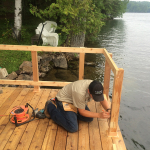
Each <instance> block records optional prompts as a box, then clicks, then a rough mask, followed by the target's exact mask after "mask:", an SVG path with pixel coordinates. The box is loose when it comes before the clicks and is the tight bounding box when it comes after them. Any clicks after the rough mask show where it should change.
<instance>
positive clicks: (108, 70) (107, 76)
mask: <svg viewBox="0 0 150 150" xmlns="http://www.w3.org/2000/svg"><path fill="white" fill-rule="evenodd" d="M109 55H110V57H111V58H112V54H109ZM110 73H111V68H110V66H109V63H108V61H107V59H105V74H104V94H106V97H107V99H108V97H109V84H110Z"/></svg>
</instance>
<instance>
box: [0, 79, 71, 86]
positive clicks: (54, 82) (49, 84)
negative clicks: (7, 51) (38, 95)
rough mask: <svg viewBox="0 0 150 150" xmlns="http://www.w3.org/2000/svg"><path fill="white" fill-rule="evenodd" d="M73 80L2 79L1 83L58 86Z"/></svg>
mask: <svg viewBox="0 0 150 150" xmlns="http://www.w3.org/2000/svg"><path fill="white" fill-rule="evenodd" d="M69 83H71V82H57V81H37V82H36V81H30V80H0V84H10V85H34V86H58V87H63V86H65V85H67V84H69Z"/></svg>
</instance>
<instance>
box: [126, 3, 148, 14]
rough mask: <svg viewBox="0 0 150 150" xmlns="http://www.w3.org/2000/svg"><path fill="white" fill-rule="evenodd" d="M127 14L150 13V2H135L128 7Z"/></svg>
mask: <svg viewBox="0 0 150 150" xmlns="http://www.w3.org/2000/svg"><path fill="white" fill-rule="evenodd" d="M126 12H139V13H150V2H146V1H145V2H133V1H130V2H129V3H128V5H127V9H126Z"/></svg>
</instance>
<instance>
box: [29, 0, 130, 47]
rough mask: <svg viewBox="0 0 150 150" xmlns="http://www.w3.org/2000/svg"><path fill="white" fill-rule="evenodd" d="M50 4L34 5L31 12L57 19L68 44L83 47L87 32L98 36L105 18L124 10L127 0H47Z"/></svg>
mask: <svg viewBox="0 0 150 150" xmlns="http://www.w3.org/2000/svg"><path fill="white" fill-rule="evenodd" d="M45 1H47V2H49V5H48V6H47V7H46V8H45V9H43V8H40V7H37V6H33V5H31V9H30V12H31V13H32V14H33V15H35V16H36V17H39V18H41V19H43V21H45V20H51V21H56V22H57V24H58V28H57V30H58V31H59V32H60V33H65V34H66V35H67V40H66V42H65V46H72V47H76V46H77V47H83V46H84V41H85V33H86V32H88V35H89V34H90V36H93V37H96V36H97V34H98V33H99V31H100V29H101V27H102V26H103V25H104V22H103V20H105V19H107V18H108V17H110V16H111V18H114V17H117V16H120V15H121V14H122V13H123V12H125V9H126V8H125V6H126V5H125V4H126V3H125V2H128V0H124V1H120V0H113V1H112V0H101V1H99V0H45Z"/></svg>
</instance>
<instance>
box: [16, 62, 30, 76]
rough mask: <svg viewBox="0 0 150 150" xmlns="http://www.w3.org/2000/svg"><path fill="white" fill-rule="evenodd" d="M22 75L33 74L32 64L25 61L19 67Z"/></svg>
mask: <svg viewBox="0 0 150 150" xmlns="http://www.w3.org/2000/svg"><path fill="white" fill-rule="evenodd" d="M19 69H20V71H21V73H26V74H32V73H33V71H32V62H31V61H24V62H23V63H22V64H21V65H20V67H19Z"/></svg>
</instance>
